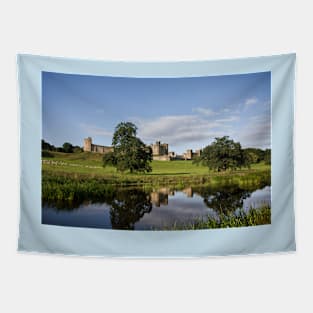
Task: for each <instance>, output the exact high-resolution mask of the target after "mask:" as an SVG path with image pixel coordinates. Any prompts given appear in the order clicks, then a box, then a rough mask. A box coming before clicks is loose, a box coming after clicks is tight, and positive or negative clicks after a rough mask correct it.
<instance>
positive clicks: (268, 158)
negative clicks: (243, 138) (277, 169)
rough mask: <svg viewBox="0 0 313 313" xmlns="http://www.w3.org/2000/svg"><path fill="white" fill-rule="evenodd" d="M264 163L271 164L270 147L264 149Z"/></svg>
mask: <svg viewBox="0 0 313 313" xmlns="http://www.w3.org/2000/svg"><path fill="white" fill-rule="evenodd" d="M264 163H265V164H267V165H271V150H270V149H267V150H265V153H264Z"/></svg>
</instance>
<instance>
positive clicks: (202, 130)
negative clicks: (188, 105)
mask: <svg viewBox="0 0 313 313" xmlns="http://www.w3.org/2000/svg"><path fill="white" fill-rule="evenodd" d="M133 121H134V123H135V124H136V125H137V126H138V135H139V137H141V138H142V139H143V140H144V141H145V142H154V141H155V140H161V141H164V142H167V143H169V144H170V145H174V146H177V145H180V144H185V143H186V142H190V143H197V142H199V141H203V140H207V141H209V140H210V139H212V138H214V137H216V136H219V135H220V134H221V132H220V129H219V128H220V126H221V123H219V122H216V121H212V120H207V119H204V118H202V117H201V116H199V115H195V114H193V115H167V116H161V117H157V118H155V119H140V118H137V119H134V120H133Z"/></svg>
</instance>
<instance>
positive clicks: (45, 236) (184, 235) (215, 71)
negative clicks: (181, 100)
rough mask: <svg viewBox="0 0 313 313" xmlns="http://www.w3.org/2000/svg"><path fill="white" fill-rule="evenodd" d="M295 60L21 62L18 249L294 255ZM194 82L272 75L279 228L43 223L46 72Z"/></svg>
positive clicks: (176, 254)
mask: <svg viewBox="0 0 313 313" xmlns="http://www.w3.org/2000/svg"><path fill="white" fill-rule="evenodd" d="M295 59H296V56H295V54H286V55H278V56H266V57H257V58H243V59H232V60H215V61H192V62H153V63H145V62H110V61H96V60H94V61H92V60H79V59H67V58H56V57H45V56H34V55H18V78H19V101H20V151H21V173H20V175H21V179H20V196H21V201H20V234H19V241H18V250H20V251H36V252H50V253H61V254H74V255H84V256H85V255H89V256H111V257H146V258H149V257H163V258H165V257H196V256H218V255H219V256H221V255H240V254H255V253H268V252H283V251H294V250H295V249H296V244H295V229H294V227H295V226H294V225H295V221H294V194H293V192H294V170H293V124H294V117H293V116H294V114H293V110H294V108H293V106H294V75H295ZM42 71H48V72H61V73H72V74H89V75H101V76H124V77H194V76H211V75H224V74H242V73H253V72H264V71H271V82H272V224H271V225H263V226H256V227H241V228H228V229H214V230H192V231H119V230H105V229H90V228H75V227H62V226H52V225H42V224H41V72H42Z"/></svg>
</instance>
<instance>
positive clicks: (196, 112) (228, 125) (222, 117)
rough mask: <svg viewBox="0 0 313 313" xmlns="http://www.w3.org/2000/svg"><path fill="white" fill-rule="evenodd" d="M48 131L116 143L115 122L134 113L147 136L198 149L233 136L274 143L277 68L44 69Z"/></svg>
mask: <svg viewBox="0 0 313 313" xmlns="http://www.w3.org/2000/svg"><path fill="white" fill-rule="evenodd" d="M42 86H43V88H42V114H43V116H42V117H43V119H42V121H43V125H42V129H43V134H42V136H43V139H44V140H46V141H48V142H49V143H51V144H53V145H55V146H61V145H62V144H63V143H64V142H66V141H67V142H71V143H73V144H74V145H79V146H82V145H83V139H84V138H85V137H88V136H90V137H92V139H93V142H94V143H96V144H101V145H111V140H112V134H113V132H114V128H115V126H116V125H117V124H118V123H119V122H121V121H131V122H133V123H135V124H136V125H137V127H138V136H139V137H140V138H141V139H142V140H143V141H144V142H145V143H146V144H149V143H152V142H155V141H156V140H161V141H162V142H166V143H168V144H169V150H170V151H175V152H176V153H182V152H184V151H185V150H186V149H199V148H203V147H204V146H206V145H208V144H209V143H210V142H212V140H214V138H215V137H220V136H224V135H228V136H230V137H231V138H232V139H234V140H235V141H240V143H241V144H242V146H243V147H259V148H270V145H271V143H270V138H271V103H270V101H271V75H270V72H263V73H251V74H241V75H224V76H209V77H194V78H120V77H105V76H89V75H72V74H62V73H50V72H43V73H42Z"/></svg>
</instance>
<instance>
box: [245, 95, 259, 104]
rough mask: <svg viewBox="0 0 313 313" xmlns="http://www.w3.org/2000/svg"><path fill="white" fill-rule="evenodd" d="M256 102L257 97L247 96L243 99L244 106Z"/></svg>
mask: <svg viewBox="0 0 313 313" xmlns="http://www.w3.org/2000/svg"><path fill="white" fill-rule="evenodd" d="M257 102H258V99H257V98H256V97H252V98H248V99H246V101H245V105H246V106H250V105H252V104H256V103H257Z"/></svg>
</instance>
